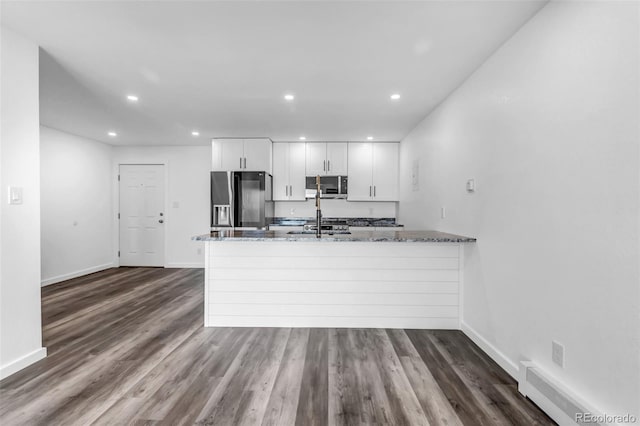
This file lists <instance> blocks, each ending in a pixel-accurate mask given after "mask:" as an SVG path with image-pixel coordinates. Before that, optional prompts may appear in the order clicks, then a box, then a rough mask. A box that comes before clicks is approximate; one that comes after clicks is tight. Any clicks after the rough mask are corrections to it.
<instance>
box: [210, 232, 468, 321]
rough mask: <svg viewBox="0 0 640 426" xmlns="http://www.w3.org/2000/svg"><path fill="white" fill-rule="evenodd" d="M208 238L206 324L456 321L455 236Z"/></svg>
mask: <svg viewBox="0 0 640 426" xmlns="http://www.w3.org/2000/svg"><path fill="white" fill-rule="evenodd" d="M206 245H207V253H206V262H207V266H206V271H207V273H206V278H205V280H206V288H205V325H206V326H210V327H214V326H224V327H229V326H234V327H243V326H247V327H375V328H449V329H458V328H459V290H460V288H459V287H460V283H459V280H460V277H461V273H460V250H461V245H460V244H458V243H441V242H438V243H424V242H383V243H375V242H326V241H323V242H313V241H273V242H268V241H207V243H206Z"/></svg>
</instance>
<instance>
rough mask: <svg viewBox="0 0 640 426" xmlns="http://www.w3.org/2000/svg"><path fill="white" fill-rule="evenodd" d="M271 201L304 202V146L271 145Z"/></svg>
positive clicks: (290, 144) (301, 144) (279, 143)
mask: <svg viewBox="0 0 640 426" xmlns="http://www.w3.org/2000/svg"><path fill="white" fill-rule="evenodd" d="M273 200H274V201H293V200H299V201H304V200H305V144H303V143H295V142H291V143H289V142H276V143H274V144H273Z"/></svg>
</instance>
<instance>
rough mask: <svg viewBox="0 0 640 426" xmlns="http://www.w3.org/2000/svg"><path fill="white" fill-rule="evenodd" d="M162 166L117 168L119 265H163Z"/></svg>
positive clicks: (149, 165)
mask: <svg viewBox="0 0 640 426" xmlns="http://www.w3.org/2000/svg"><path fill="white" fill-rule="evenodd" d="M164 221H165V215H164V166H163V165H161V164H144V165H143V164H121V165H120V266H164Z"/></svg>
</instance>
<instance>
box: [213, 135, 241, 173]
mask: <svg viewBox="0 0 640 426" xmlns="http://www.w3.org/2000/svg"><path fill="white" fill-rule="evenodd" d="M216 143H219V144H220V170H221V171H227V170H242V164H241V159H242V156H243V155H242V150H243V148H242V139H217V140H216Z"/></svg>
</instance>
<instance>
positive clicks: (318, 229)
mask: <svg viewBox="0 0 640 426" xmlns="http://www.w3.org/2000/svg"><path fill="white" fill-rule="evenodd" d="M321 236H322V211H321V210H320V175H318V176H316V238H320V237H321Z"/></svg>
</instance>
